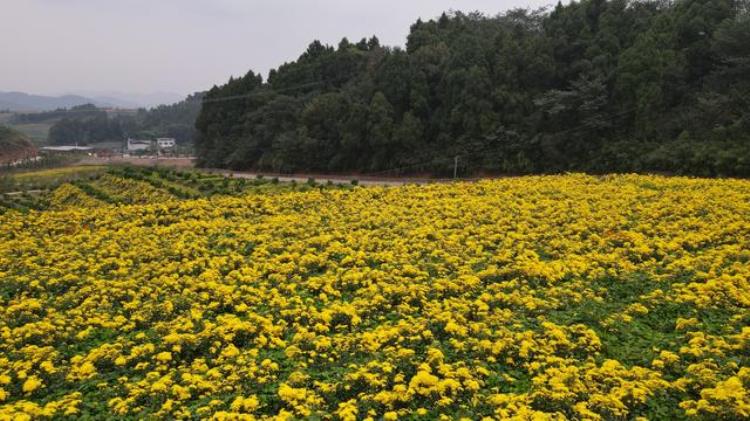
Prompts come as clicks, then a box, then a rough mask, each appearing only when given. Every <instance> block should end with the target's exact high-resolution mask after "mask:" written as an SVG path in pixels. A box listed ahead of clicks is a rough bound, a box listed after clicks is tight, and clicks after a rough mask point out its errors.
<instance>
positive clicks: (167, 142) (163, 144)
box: [156, 137, 177, 149]
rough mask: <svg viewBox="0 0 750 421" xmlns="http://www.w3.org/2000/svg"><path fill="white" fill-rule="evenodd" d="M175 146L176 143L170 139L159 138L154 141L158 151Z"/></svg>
mask: <svg viewBox="0 0 750 421" xmlns="http://www.w3.org/2000/svg"><path fill="white" fill-rule="evenodd" d="M176 144H177V142H176V141H175V140H174V139H173V138H171V137H160V138H158V139H156V145H157V146H158V147H159V149H169V148H174V146H175V145H176Z"/></svg>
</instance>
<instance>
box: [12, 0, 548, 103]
mask: <svg viewBox="0 0 750 421" xmlns="http://www.w3.org/2000/svg"><path fill="white" fill-rule="evenodd" d="M550 3H551V1H549V0H494V1H492V0H454V1H447V0H377V1H376V0H372V1H360V0H307V1H304V0H265V1H260V0H0V16H2V23H0V54H1V55H2V59H1V61H0V63H1V64H0V91H10V90H18V91H24V92H29V93H35V94H46V95H50V94H55V95H57V94H62V93H68V92H83V91H123V92H131V93H149V92H159V91H161V92H174V93H179V94H187V93H190V92H194V91H198V90H203V89H207V88H210V87H211V86H212V85H213V84H219V83H223V82H225V81H226V80H227V79H228V78H229V76H230V75H241V74H244V73H246V72H247V71H248V70H249V69H253V70H255V71H258V72H261V73H262V74H263V75H264V77H265V76H266V75H267V73H268V70H269V69H271V68H274V67H277V66H278V65H279V64H281V63H283V62H284V61H289V60H293V59H295V58H297V57H298V56H299V54H300V53H302V51H303V50H304V49H305V48H306V46H307V45H308V44H309V43H310V41H312V40H313V39H320V40H321V41H323V42H324V43H328V44H332V45H336V44H337V43H338V41H339V40H340V39H341V38H342V37H343V36H346V37H348V38H349V39H350V40H353V41H356V40H358V39H360V38H362V37H365V36H367V37H369V36H371V35H373V34H375V35H377V36H378V38H380V40H381V43H383V44H387V45H404V43H405V37H406V34H407V33H408V30H409V26H410V24H411V23H413V22H414V21H415V20H416V19H417V18H418V17H422V18H423V19H430V18H433V17H436V16H438V15H439V14H440V13H441V12H442V11H444V10H449V9H456V10H462V11H472V10H479V11H482V12H485V13H488V14H492V15H494V14H496V13H498V12H500V11H503V10H506V9H509V8H515V7H531V8H537V7H540V6H544V5H548V4H550Z"/></svg>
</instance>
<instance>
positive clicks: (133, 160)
mask: <svg viewBox="0 0 750 421" xmlns="http://www.w3.org/2000/svg"><path fill="white" fill-rule="evenodd" d="M79 164H82V165H107V164H130V165H139V166H155V165H157V166H164V167H176V168H191V167H193V166H194V165H193V159H192V158H163V157H162V158H158V159H156V158H153V157H146V158H138V157H119V156H118V157H112V158H86V159H84V160H82V161H81V162H79ZM205 171H208V172H211V173H214V174H223V175H225V176H227V177H230V176H231V177H236V178H246V179H255V178H257V177H258V175H262V176H263V177H265V178H278V179H279V181H282V182H291V181H296V182H298V183H306V182H307V180H308V179H309V178H313V179H315V182H317V183H327V182H329V181H330V182H332V183H336V184H338V183H344V184H349V183H351V182H352V180H357V182H358V184H359V185H361V186H403V185H406V184H428V183H437V182H445V181H450V180H448V179H434V178H416V177H398V178H395V177H394V178H388V177H373V176H367V175H361V174H352V175H326V174H291V175H290V174H273V173H267V172H260V173H259V172H246V171H229V170H222V169H205Z"/></svg>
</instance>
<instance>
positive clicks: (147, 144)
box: [128, 138, 154, 152]
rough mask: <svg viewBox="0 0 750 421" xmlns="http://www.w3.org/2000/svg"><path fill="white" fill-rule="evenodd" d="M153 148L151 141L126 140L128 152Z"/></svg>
mask: <svg viewBox="0 0 750 421" xmlns="http://www.w3.org/2000/svg"><path fill="white" fill-rule="evenodd" d="M153 146H154V142H153V141H151V140H139V139H130V138H128V152H137V151H147V150H149V149H151V148H152V147H153Z"/></svg>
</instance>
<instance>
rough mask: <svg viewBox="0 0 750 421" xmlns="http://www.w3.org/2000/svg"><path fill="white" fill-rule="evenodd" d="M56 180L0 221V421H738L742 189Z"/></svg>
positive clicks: (746, 354) (749, 185) (746, 235)
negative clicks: (37, 207)
mask: <svg viewBox="0 0 750 421" xmlns="http://www.w3.org/2000/svg"><path fill="white" fill-rule="evenodd" d="M106 180H107V179H106V177H105V178H103V179H101V180H100V183H104V184H102V185H101V186H100V188H105V187H107V186H106V185H105V184H106ZM61 188H64V189H66V190H63V191H62V192H60V193H58V196H60V197H58V199H60V200H59V203H58V206H54V203H53V206H52V207H51V209H50V210H46V211H30V212H28V213H26V214H23V213H19V212H7V213H5V214H3V215H0V419H20V418H23V417H27V418H28V417H31V418H65V417H69V418H77V417H89V418H134V419H142V418H147V419H148V418H182V419H184V418H210V417H213V418H215V419H238V418H246V419H253V418H259V419H260V418H271V417H279V418H281V419H286V418H291V417H294V418H316V419H343V420H354V419H365V418H370V419H386V420H395V419H434V418H438V417H446V418H451V419H453V418H456V419H458V418H467V419H481V418H484V417H489V418H491V419H523V420H526V419H535V420H536V419H539V420H544V419H553V420H558V419H606V420H608V419H636V418H639V417H643V418H647V419H683V418H695V419H719V418H722V419H742V418H747V417H750V285H749V284H748V278H750V182H748V181H741V180H701V179H689V178H666V177H655V176H634V175H633V176H631V175H627V176H605V177H595V176H587V175H576V174H574V175H563V176H539V177H522V178H509V179H502V180H494V181H481V182H475V183H456V184H440V185H428V186H405V187H390V188H385V187H368V188H355V189H351V190H335V189H330V190H327V189H312V190H310V191H307V192H279V193H277V194H258V193H257V192H256V193H252V194H245V195H240V196H237V197H230V196H215V197H212V198H200V199H190V198H183V199H177V198H174V197H170V196H166V195H165V196H164V197H163V198H160V199H159V200H157V201H154V202H152V203H141V200H140V199H138V200H133V201H131V203H132V204H119V205H111V204H106V203H104V202H102V201H97V200H93V199H91V200H89V202H90V203H88V205H87V206H85V207H84V206H81V203H82V202H81V201H80V200H70V198H71V197H74V196H75V194H78V193H80V191H79V192H77V193H76V191H75V188H73V187H72V186H68V187H61ZM108 188H110V189H111V190H112V191H113V192H127V191H129V190H132V189H131V188H130V186H129V185H127V184H126V183H124V182H120V184H117V185H113V186H109V187H108ZM118 189H119V190H118ZM142 193H143V195H144V196H143V198H145V199H147V198H148V197H149V196H150V195H152V194H153V192H152V191H150V190H148V189H146V188H144V189H143V190H142ZM112 194H115V193H112ZM118 194H120V193H118ZM54 201H55V200H53V202H54ZM97 202H98V203H97ZM66 203H67V205H66Z"/></svg>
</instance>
